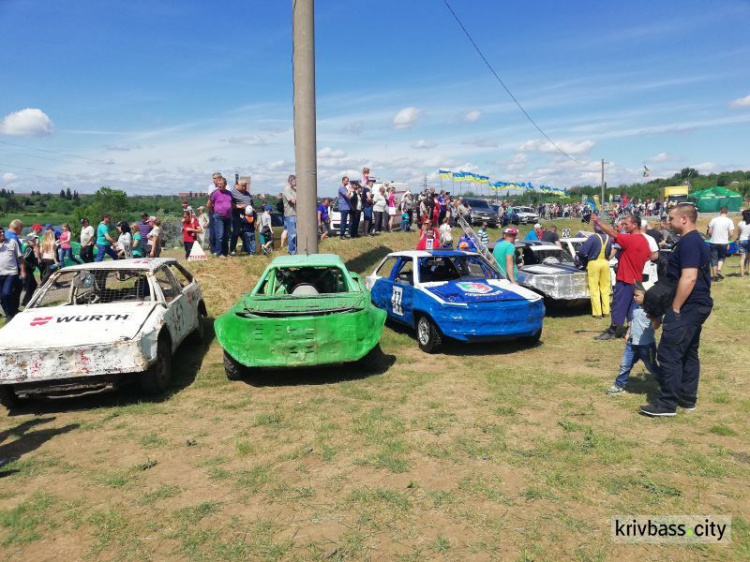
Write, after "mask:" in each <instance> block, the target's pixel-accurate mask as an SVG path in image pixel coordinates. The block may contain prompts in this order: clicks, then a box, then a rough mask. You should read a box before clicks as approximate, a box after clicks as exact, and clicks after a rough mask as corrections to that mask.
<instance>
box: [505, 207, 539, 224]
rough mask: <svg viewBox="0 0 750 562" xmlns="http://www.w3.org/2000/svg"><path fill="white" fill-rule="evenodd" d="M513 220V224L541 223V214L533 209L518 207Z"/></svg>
mask: <svg viewBox="0 0 750 562" xmlns="http://www.w3.org/2000/svg"><path fill="white" fill-rule="evenodd" d="M511 220H512V222H513V224H535V223H537V222H539V213H537V212H536V211H535V210H534V209H533V208H531V207H516V208H515V209H514V214H513V218H512V219H511Z"/></svg>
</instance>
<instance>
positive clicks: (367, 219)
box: [362, 180, 373, 236]
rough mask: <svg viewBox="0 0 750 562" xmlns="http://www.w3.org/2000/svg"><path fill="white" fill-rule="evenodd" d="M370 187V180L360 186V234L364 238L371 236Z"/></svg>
mask: <svg viewBox="0 0 750 562" xmlns="http://www.w3.org/2000/svg"><path fill="white" fill-rule="evenodd" d="M372 185H373V181H372V180H368V182H367V183H366V184H362V217H363V220H362V234H363V235H364V236H368V235H369V236H372V232H371V231H372Z"/></svg>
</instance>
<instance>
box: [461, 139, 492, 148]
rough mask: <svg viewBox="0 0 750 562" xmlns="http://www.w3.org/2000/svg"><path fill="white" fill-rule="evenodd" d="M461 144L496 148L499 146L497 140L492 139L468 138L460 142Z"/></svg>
mask: <svg viewBox="0 0 750 562" xmlns="http://www.w3.org/2000/svg"><path fill="white" fill-rule="evenodd" d="M461 144H465V145H468V146H476V147H477V148H497V147H498V146H500V145H499V144H498V143H497V141H493V140H492V139H476V140H468V141H463V142H461Z"/></svg>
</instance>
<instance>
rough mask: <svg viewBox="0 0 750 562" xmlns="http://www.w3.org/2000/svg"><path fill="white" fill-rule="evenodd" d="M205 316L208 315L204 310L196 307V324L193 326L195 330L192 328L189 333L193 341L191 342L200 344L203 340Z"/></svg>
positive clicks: (204, 335) (204, 336)
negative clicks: (191, 331)
mask: <svg viewBox="0 0 750 562" xmlns="http://www.w3.org/2000/svg"><path fill="white" fill-rule="evenodd" d="M207 318H208V315H207V314H206V312H205V310H202V307H199V308H198V325H197V326H196V327H195V330H193V333H192V334H190V339H191V340H192V341H193V343H195V344H197V345H200V344H202V343H204V342H205V338H206V320H207Z"/></svg>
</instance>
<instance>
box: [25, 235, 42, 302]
mask: <svg viewBox="0 0 750 562" xmlns="http://www.w3.org/2000/svg"><path fill="white" fill-rule="evenodd" d="M41 257H42V256H41V254H40V253H39V236H37V235H36V234H29V235H28V237H27V238H26V249H25V250H24V251H23V264H24V266H25V267H26V278H25V279H24V280H23V290H24V294H23V300H22V301H21V306H23V307H24V308H25V307H26V305H27V304H29V301H30V300H31V297H32V296H34V291H36V289H37V287H38V286H39V285H38V284H37V282H36V277H35V276H34V270H35V269H37V268H38V267H39V264H40V260H41Z"/></svg>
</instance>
